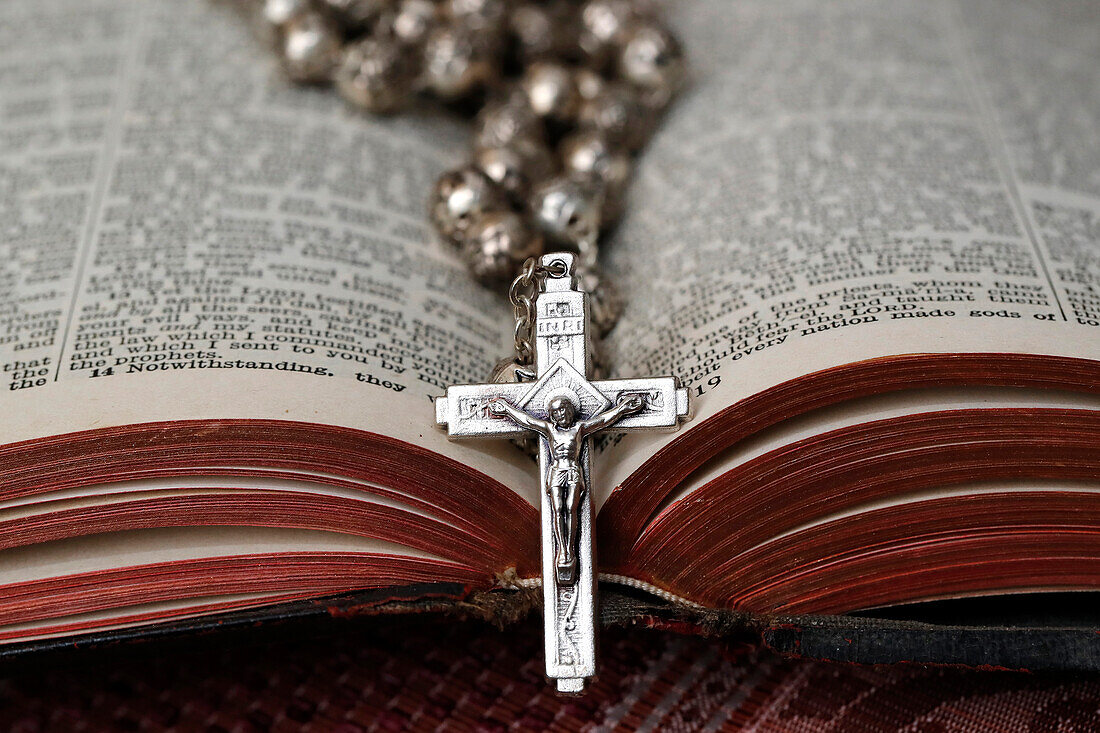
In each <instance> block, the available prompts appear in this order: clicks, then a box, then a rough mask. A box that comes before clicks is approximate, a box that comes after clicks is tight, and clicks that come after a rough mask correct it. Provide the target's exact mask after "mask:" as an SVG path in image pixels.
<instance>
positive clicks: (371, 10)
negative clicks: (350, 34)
mask: <svg viewBox="0 0 1100 733" xmlns="http://www.w3.org/2000/svg"><path fill="white" fill-rule="evenodd" d="M317 2H318V5H319V7H320V9H321V10H322V12H324V13H326V14H327V15H330V16H331V17H332V18H333V20H335V21H337V22H338V23H339V24H340V25H342V26H344V27H345V28H349V29H351V30H360V29H362V28H365V27H366V26H368V25H369V24H371V23H373V22H374V21H376V20H377V19H378V18H379V16H381V15H382V13H383V12H385V11H387V10H389V9H390V7H391V6H392V5H393V3H392V2H391V0H317Z"/></svg>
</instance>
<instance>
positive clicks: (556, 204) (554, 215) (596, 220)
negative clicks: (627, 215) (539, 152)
mask: <svg viewBox="0 0 1100 733" xmlns="http://www.w3.org/2000/svg"><path fill="white" fill-rule="evenodd" d="M602 203H603V197H602V195H601V192H600V190H599V188H598V187H596V186H594V185H592V184H591V183H588V182H586V181H578V180H574V179H571V178H567V177H564V176H555V177H554V178H551V179H549V180H546V181H544V182H542V183H540V184H539V185H537V186H535V188H534V190H533V191H532V192H531V214H532V217H533V219H534V222H535V225H536V226H537V227H538V229H539V230H540V231H542V233H543V234H545V235H546V236H547V237H548V238H549V239H551V240H553V241H554V242H556V243H559V244H566V245H569V246H572V247H575V248H577V249H581V248H582V247H591V246H592V245H593V244H594V243H595V241H596V235H597V233H598V232H599V228H600V208H601V206H602Z"/></svg>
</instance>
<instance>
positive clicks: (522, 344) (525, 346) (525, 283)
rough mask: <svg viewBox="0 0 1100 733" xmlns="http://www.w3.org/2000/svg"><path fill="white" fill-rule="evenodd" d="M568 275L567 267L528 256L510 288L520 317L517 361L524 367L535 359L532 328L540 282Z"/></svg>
mask: <svg viewBox="0 0 1100 733" xmlns="http://www.w3.org/2000/svg"><path fill="white" fill-rule="evenodd" d="M564 274H565V267H564V266H561V265H557V266H555V265H554V264H551V265H550V266H549V267H547V266H544V265H540V264H538V260H536V259H535V258H534V257H528V258H527V260H526V261H525V262H524V263H523V267H521V268H520V271H519V274H518V275H516V278H515V280H513V281H512V284H511V286H510V287H509V288H508V300H509V301H510V302H511V303H512V313H513V315H514V316H515V319H516V327H515V329H514V330H513V337H514V338H513V340H514V342H515V349H516V363H517V364H519V365H520V366H528V365H530V364H531V363H532V362H533V361H534V359H535V348H534V341H533V339H534V334H533V333H532V329H533V328H534V325H535V299H536V298H537V297H538V292H539V284H540V283H541V282H542V280H544V279H545V278H546V277H547V276H553V277H561V276H562V275H564Z"/></svg>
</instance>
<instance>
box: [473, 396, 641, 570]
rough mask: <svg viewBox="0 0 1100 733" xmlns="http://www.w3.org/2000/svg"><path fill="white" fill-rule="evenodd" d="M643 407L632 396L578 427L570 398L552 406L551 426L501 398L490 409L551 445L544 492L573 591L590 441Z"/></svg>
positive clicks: (559, 556)
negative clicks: (583, 462) (584, 451)
mask: <svg viewBox="0 0 1100 733" xmlns="http://www.w3.org/2000/svg"><path fill="white" fill-rule="evenodd" d="M643 407H645V400H644V399H643V398H642V397H641V396H640V395H630V396H628V397H626V398H625V399H620V401H619V404H617V405H615V406H614V407H609V408H608V409H606V410H604V411H603V412H601V413H600V414H598V415H594V416H592V417H591V418H589V419H588V420H581V421H579V422H578V421H577V408H576V406H575V405H574V404H573V402H572V401H571V400H570V399H569V398H568V397H562V396H558V397H554V398H552V399H551V400H550V402H549V404H548V405H547V413H549V416H550V419H549V420H540V419H539V418H537V417H534V416H532V415H529V414H527V413H526V412H524V411H523V410H519V409H516V408H515V407H513V406H512V405H510V404H508V403H507V402H505V401H504V400H503V399H502V398H499V397H498V398H497V399H495V400H493V401H492V402H490V403H489V411H490V412H492V413H493V414H494V415H504V416H507V417H508V418H509V419H511V420H512V422H514V423H516V424H517V425H520V426H521V427H524V428H527V429H528V430H533V431H535V432H536V433H539V434H540V435H542V436H543V437H544V438H545V439H546V441H547V442H548V443H549V448H550V472H549V475H548V476H547V480H546V486H545V487H544V489H545V490H546V492H547V493H548V494H550V503H551V505H552V506H553V507H554V515H555V516H554V522H553V528H554V540H555V542H556V543H557V552H556V554H555V560H556V564H557V570H558V572H557V575H558V582H559V583H561V584H563V585H571V584H572V583H573V582H574V579H575V578H576V569H577V558H576V554H575V548H576V537H577V515H578V510H579V508H580V505H581V499H582V498H583V496H584V492H585V491H586V490H587V487H586V486H585V485H584V472H583V471H582V470H581V449H582V448H583V447H584V441H585V439H586V438H588V437H590V436H591V435H592V434H594V433H597V432H599V431H601V430H604V429H606V428H609V427H611V426H612V425H614V424H615V423H616V422H618V421H619V420H621V419H623V418H624V417H626V416H627V415H632V414H634V413H636V412H639V411H640V410H641V409H642V408H643Z"/></svg>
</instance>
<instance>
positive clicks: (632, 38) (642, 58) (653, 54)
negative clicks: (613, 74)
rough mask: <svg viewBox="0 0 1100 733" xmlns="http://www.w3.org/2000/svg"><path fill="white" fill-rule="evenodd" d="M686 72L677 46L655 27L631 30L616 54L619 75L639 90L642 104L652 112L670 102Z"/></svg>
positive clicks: (678, 45) (669, 37)
mask: <svg viewBox="0 0 1100 733" xmlns="http://www.w3.org/2000/svg"><path fill="white" fill-rule="evenodd" d="M686 68H687V66H686V62H685V60H684V53H683V50H682V49H681V47H680V42H679V41H677V40H676V38H675V37H674V36H673V35H672V34H671V33H669V32H668V31H667V30H666V29H664V28H662V27H661V26H659V25H657V24H655V23H644V24H639V25H636V26H634V27H633V28H632V29H631V30H630V32H629V35H628V36H627V38H626V40H625V42H624V43H623V47H622V50H621V51H620V52H619V60H618V69H619V74H620V75H621V76H622V77H623V79H625V80H626V81H628V82H630V83H631V84H634V85H635V86H637V87H639V89H640V90H641V91H642V95H643V101H644V102H645V103H646V104H647V105H648V106H651V107H652V108H654V109H662V108H664V107H665V106H666V105H667V104H668V103H669V101H671V100H672V97H673V96H674V95H675V94H676V92H677V91H678V90H679V88H680V86H681V84H682V83H683V81H684V77H685V76H686Z"/></svg>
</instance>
